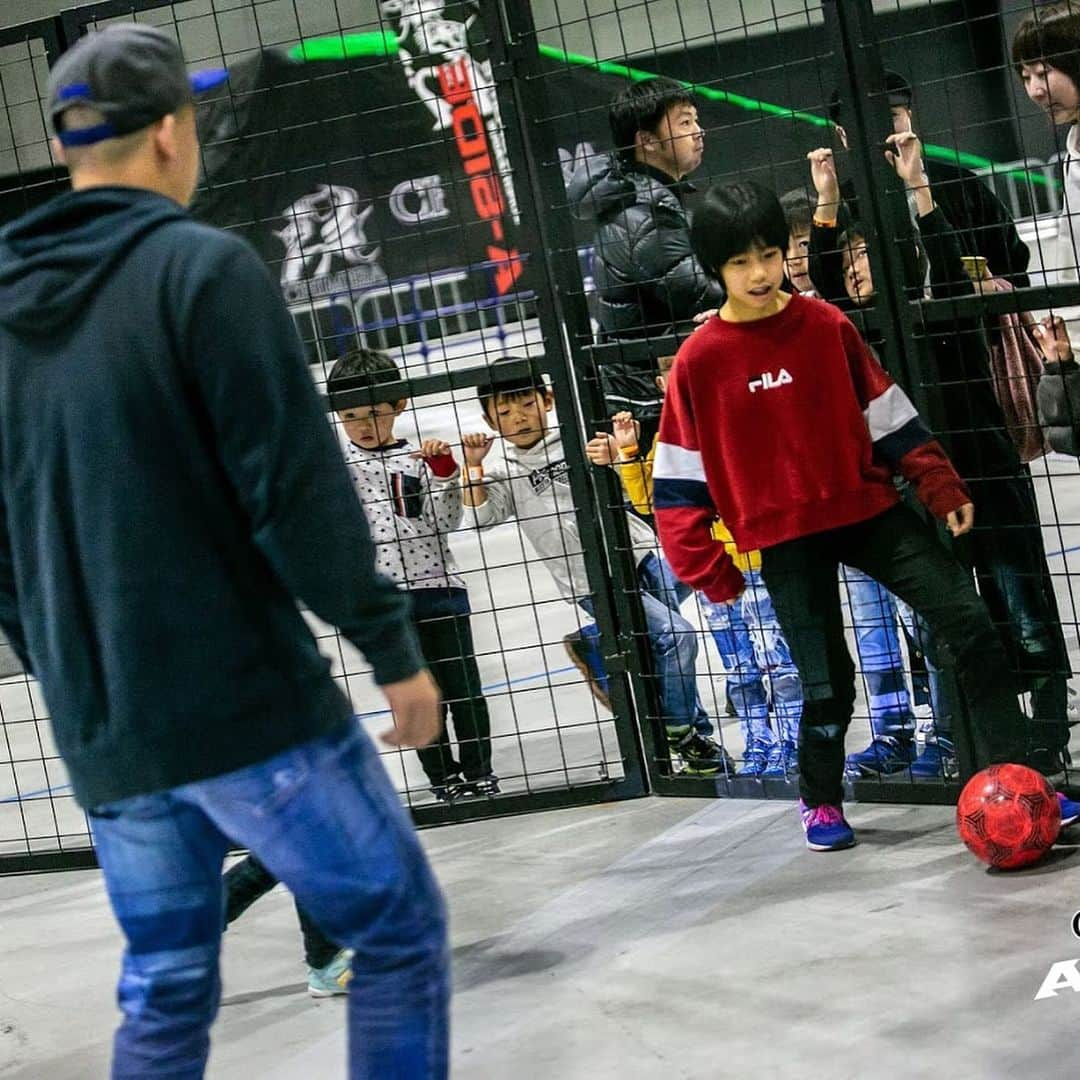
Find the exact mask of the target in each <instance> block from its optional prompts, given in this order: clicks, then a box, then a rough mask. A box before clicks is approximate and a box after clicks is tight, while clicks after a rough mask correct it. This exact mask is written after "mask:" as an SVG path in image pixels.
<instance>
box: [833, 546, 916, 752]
mask: <svg viewBox="0 0 1080 1080" xmlns="http://www.w3.org/2000/svg"><path fill="white" fill-rule="evenodd" d="M840 579H841V583H842V584H843V585H844V586H846V591H847V597H848V603H849V604H850V606H851V622H852V625H853V627H854V631H855V647H856V649H857V650H858V654H859V668H860V669H861V674H862V677H863V680H864V681H865V684H866V698H867V702H868V703H869V706H870V729H871V731H872V732H873V734H874V736H875V738H876V737H877V736H879V735H891V736H899V737H901V738H907V739H910V738H911V737H912V736H913V735H914V734H915V716H914V713H912V711H911V699H910V697H909V696H908V688H907V681H906V680H905V678H904V654H903V653H902V652H901V651H900V634H899V630H898V629H897V617H898V612H897V605H896V598H895V597H894V596H893V595H892V593H890V592H889V591H888V590H887V589H884V588H882V587H881V585H879V584H878V583H877V582H876V581H875V580H874V579H873V578H872V577H869V576H868V575H867V574H864V573H863V572H862V571H861V570H856V569H855V568H854V567H851V566H842V567H841V568H840Z"/></svg>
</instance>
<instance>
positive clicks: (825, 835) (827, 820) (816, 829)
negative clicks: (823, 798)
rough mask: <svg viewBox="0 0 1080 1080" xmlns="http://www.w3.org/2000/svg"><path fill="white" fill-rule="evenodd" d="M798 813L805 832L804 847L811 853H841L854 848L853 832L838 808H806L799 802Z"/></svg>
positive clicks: (826, 805)
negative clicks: (845, 849)
mask: <svg viewBox="0 0 1080 1080" xmlns="http://www.w3.org/2000/svg"><path fill="white" fill-rule="evenodd" d="M799 813H800V815H801V816H802V824H803V829H804V830H805V832H806V846H807V847H808V848H809V849H810V850H811V851H841V850H843V849H844V848H849V847H854V845H855V830H854V829H853V828H852V827H851V826H850V825H849V824H848V823H847V821H846V820H845V818H844V811H843V810H841V809H840V807H839V806H831V805H829V804H828V803H826V804H825V805H823V806H807V805H806V803H804V802H803V801H802V799H800V800H799Z"/></svg>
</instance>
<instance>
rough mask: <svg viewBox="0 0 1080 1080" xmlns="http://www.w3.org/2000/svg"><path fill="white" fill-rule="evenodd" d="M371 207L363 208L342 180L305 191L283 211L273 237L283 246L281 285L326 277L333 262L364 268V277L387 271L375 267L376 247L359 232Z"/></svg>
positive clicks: (370, 278)
mask: <svg viewBox="0 0 1080 1080" xmlns="http://www.w3.org/2000/svg"><path fill="white" fill-rule="evenodd" d="M371 213H372V207H371V206H367V207H362V203H361V199H360V196H359V194H357V192H356V191H355V190H354V189H353V188H351V187H345V186H344V185H341V184H320V185H319V186H318V187H317V188H316V189H315V191H314V192H312V194H310V195H305V196H303V197H302V198H300V199H297V200H296V202H294V203H293V204H292V205H291V206H289V207H286V209H285V210H283V211H282V213H281V216H282V217H283V218H284V219H285V227H284V228H283V229H280V230H275V232H274V235H275V236H276V237H277V238H278V239H279V240H280V241H281V242H282V243H283V244H284V245H285V257H284V259H283V260H282V263H281V284H282V286H288V285H296V284H298V283H299V282H304V281H310V280H312V279H313V278H321V277H326V276H327V275H328V274H330V273H331V272H332V271H333V269H334V260H335V259H336V260H338V261H339V263H344V265H345V267H346V268H348V269H357V268H360V269H364V270H366V273H363V274H361V275H360V276H361V277H362V278H364V279H365V281H376V280H381V279H382V278H384V277H385V276H386V275H385V274H384V273H383V272H382V268H381V267H380V266H379V251H380V249H379V246H378V245H377V244H372V243H371V242H370V241H369V240H368V238H367V233H366V232H365V231H364V224H365V222H366V221H367V219H368V218H369V217H370V216H371Z"/></svg>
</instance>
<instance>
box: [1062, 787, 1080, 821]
mask: <svg viewBox="0 0 1080 1080" xmlns="http://www.w3.org/2000/svg"><path fill="white" fill-rule="evenodd" d="M1057 799H1058V806H1059V807H1061V827H1062V828H1063V829H1064V828H1066V827H1067V826H1069V825H1075V824H1076V822H1077V821H1078V820H1080V802H1076V801H1075V800H1073V799H1070V798H1069V797H1068V796H1067V795H1062V794H1061V792H1060V791H1059V792H1058V793H1057Z"/></svg>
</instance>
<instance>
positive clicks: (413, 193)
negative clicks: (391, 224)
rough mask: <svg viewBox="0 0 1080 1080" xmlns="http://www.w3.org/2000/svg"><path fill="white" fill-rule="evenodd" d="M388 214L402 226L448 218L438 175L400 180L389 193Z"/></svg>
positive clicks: (441, 182)
mask: <svg viewBox="0 0 1080 1080" xmlns="http://www.w3.org/2000/svg"><path fill="white" fill-rule="evenodd" d="M390 213H392V214H393V215H394V217H395V218H396V219H397V220H398V221H400V222H401V224H402V225H421V224H423V223H424V222H425V221H438V220H439V219H440V218H445V217H449V216H450V207H448V206H447V205H446V192H445V190H443V179H442V177H441V176H439V175H435V176H418V177H416V179H415V180H402V181H401V183H400V184H397V185H395V187H394V190H393V191H391V192H390Z"/></svg>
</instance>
